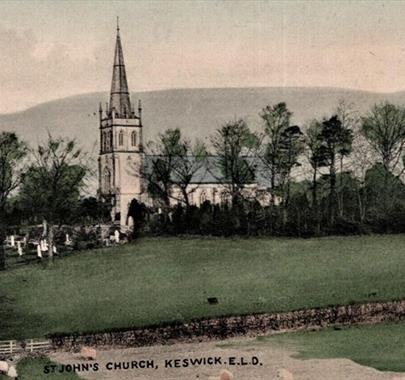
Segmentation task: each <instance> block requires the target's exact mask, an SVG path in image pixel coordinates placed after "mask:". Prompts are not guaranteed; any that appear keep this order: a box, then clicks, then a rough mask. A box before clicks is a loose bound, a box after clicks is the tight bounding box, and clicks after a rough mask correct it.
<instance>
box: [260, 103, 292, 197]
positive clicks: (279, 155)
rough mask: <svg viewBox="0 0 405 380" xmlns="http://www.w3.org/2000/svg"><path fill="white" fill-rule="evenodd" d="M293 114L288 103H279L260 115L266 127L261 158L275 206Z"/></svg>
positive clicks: (268, 107)
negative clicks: (285, 144) (286, 134)
mask: <svg viewBox="0 0 405 380" xmlns="http://www.w3.org/2000/svg"><path fill="white" fill-rule="evenodd" d="M291 116H292V112H290V111H289V110H288V108H287V105H286V103H278V104H276V105H274V106H270V105H268V106H266V107H265V108H264V109H263V110H262V112H261V113H260V117H261V118H262V119H263V122H264V125H263V128H264V141H263V148H264V151H263V152H262V153H261V158H262V161H263V164H264V167H265V173H264V175H266V174H268V177H270V178H269V182H270V195H271V204H274V196H275V194H276V192H277V188H278V187H279V185H280V182H281V172H282V167H283V165H284V164H283V158H284V154H283V141H284V139H283V135H284V133H285V131H286V130H287V128H289V127H290V119H291Z"/></svg>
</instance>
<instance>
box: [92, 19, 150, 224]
mask: <svg viewBox="0 0 405 380" xmlns="http://www.w3.org/2000/svg"><path fill="white" fill-rule="evenodd" d="M137 111H138V112H137V113H135V109H134V106H133V104H131V99H130V95H129V89H128V82H127V76H126V72H125V64H124V55H123V52H122V45H121V37H120V29H119V26H118V24H117V38H116V44H115V55H114V65H113V75H112V82H111V92H110V102H109V103H107V104H106V106H105V109H104V110H103V108H102V105H101V103H100V109H99V115H100V155H99V159H98V161H99V194H100V196H101V197H102V199H104V200H106V201H108V202H111V204H112V212H111V214H112V215H111V216H112V219H113V221H114V222H117V223H118V222H119V224H120V226H121V228H123V229H125V228H126V227H128V208H129V204H130V203H131V201H132V199H134V198H136V199H137V200H138V201H141V194H142V181H141V178H140V175H139V173H140V168H141V165H142V161H143V148H142V107H141V102H140V101H139V102H138V110H137Z"/></svg>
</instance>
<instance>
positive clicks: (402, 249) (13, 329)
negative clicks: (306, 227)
mask: <svg viewBox="0 0 405 380" xmlns="http://www.w3.org/2000/svg"><path fill="white" fill-rule="evenodd" d="M404 268H405V235H391V236H361V237H332V238H321V239H308V240H303V239H214V238H212V239H208V238H207V239H202V238H201V239H197V238H196V239H178V238H148V239H143V240H140V241H138V242H136V243H135V244H133V245H126V246H122V247H115V248H110V249H100V250H95V251H87V252H79V253H77V254H74V255H72V256H70V257H65V258H63V259H56V260H55V262H54V263H53V264H52V265H50V266H45V265H43V264H31V265H28V266H25V267H21V268H18V269H12V270H9V271H5V272H2V273H0V295H1V293H3V295H6V296H7V302H3V303H2V305H1V306H2V307H1V308H0V321H1V322H0V323H1V324H2V325H3V326H2V328H1V329H0V339H9V338H14V339H15V338H31V337H32V338H34V337H41V336H44V335H46V334H48V333H55V332H84V331H100V330H104V329H110V328H126V327H134V326H142V325H150V324H157V323H160V322H167V321H174V320H180V321H184V320H189V319H191V318H195V317H207V316H214V315H229V314H245V313H251V312H272V311H279V310H292V309H299V308H305V307H314V306H326V305H330V304H347V303H350V302H362V301H375V300H389V299H396V298H402V297H405V276H404V272H403V269H404ZM212 296H213V297H218V300H219V303H218V304H217V305H209V304H208V302H207V297H212Z"/></svg>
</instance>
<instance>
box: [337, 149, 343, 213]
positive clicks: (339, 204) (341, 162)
mask: <svg viewBox="0 0 405 380" xmlns="http://www.w3.org/2000/svg"><path fill="white" fill-rule="evenodd" d="M338 207H339V216H340V217H343V155H341V156H340V179H339V196H338Z"/></svg>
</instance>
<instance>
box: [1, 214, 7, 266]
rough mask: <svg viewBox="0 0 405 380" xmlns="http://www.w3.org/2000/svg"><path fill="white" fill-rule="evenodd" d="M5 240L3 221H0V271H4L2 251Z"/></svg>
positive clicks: (4, 262)
mask: <svg viewBox="0 0 405 380" xmlns="http://www.w3.org/2000/svg"><path fill="white" fill-rule="evenodd" d="M0 218H1V217H0ZM5 239H6V230H5V226H4V223H3V221H2V220H0V271H1V270H5V269H6V250H5V249H4V240H5Z"/></svg>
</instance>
